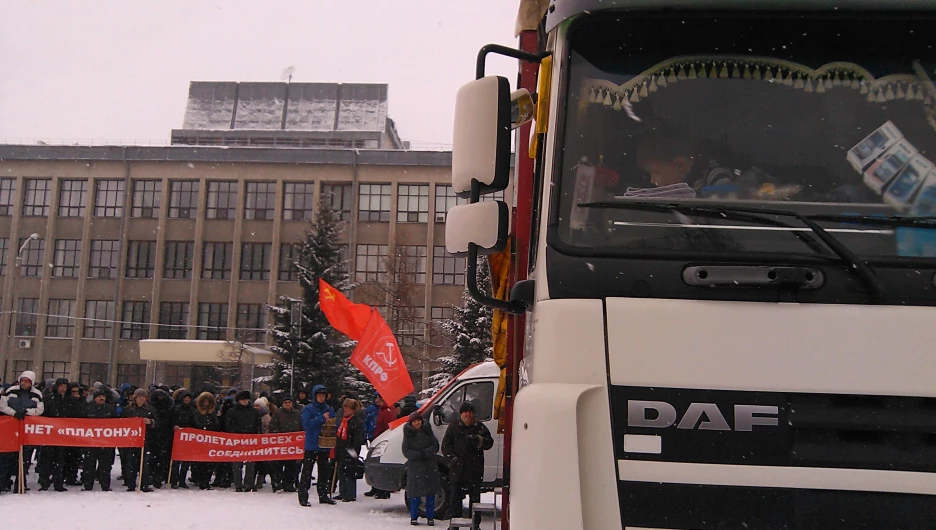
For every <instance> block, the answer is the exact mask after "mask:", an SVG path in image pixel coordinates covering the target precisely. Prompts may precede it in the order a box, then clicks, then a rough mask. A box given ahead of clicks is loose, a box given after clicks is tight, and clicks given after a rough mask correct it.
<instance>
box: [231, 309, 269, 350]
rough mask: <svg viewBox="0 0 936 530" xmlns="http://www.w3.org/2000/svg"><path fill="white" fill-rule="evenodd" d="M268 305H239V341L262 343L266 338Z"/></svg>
mask: <svg viewBox="0 0 936 530" xmlns="http://www.w3.org/2000/svg"><path fill="white" fill-rule="evenodd" d="M267 312H268V311H267V308H266V304H237V339H238V340H239V341H241V342H253V343H262V342H263V341H264V339H265V337H266V315H267Z"/></svg>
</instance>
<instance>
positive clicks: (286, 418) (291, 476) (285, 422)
mask: <svg viewBox="0 0 936 530" xmlns="http://www.w3.org/2000/svg"><path fill="white" fill-rule="evenodd" d="M281 405H282V406H281V407H280V408H278V409H276V412H274V413H273V417H272V418H271V419H270V433H271V434H277V433H287V432H302V415H301V413H300V412H299V410H298V409H296V402H295V401H294V400H293V398H292V396H286V397H284V398H283V400H282V402H281ZM270 464H272V469H273V492H274V493H275V492H277V491H279V490H283V491H286V492H289V493H295V492H296V491H297V489H296V482H297V481H298V480H299V465H300V461H299V460H277V461H274V462H270Z"/></svg>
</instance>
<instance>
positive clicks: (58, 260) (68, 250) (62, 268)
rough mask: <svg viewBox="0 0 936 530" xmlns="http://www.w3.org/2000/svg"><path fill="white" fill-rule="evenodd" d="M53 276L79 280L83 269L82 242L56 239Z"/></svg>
mask: <svg viewBox="0 0 936 530" xmlns="http://www.w3.org/2000/svg"><path fill="white" fill-rule="evenodd" d="M53 259H54V263H53V266H52V276H56V277H59V278H77V277H78V270H79V269H81V240H80V239H56V240H55V256H54V257H53Z"/></svg>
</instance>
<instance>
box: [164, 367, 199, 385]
mask: <svg viewBox="0 0 936 530" xmlns="http://www.w3.org/2000/svg"><path fill="white" fill-rule="evenodd" d="M191 378H192V365H191V364H164V365H163V376H162V378H160V380H161V381H163V382H164V383H165V384H167V385H172V386H185V385H186V382H185V380H186V379H188V380H189V381H191V380H192V379H191Z"/></svg>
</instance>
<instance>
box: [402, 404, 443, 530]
mask: <svg viewBox="0 0 936 530" xmlns="http://www.w3.org/2000/svg"><path fill="white" fill-rule="evenodd" d="M438 452H439V440H438V439H437V438H436V436H435V433H433V432H432V427H430V426H429V424H428V423H426V422H425V421H424V420H423V417H422V416H421V415H420V414H419V412H414V413H412V414H410V416H409V420H408V421H407V423H406V425H404V426H403V456H404V457H406V496H407V497H408V498H409V502H410V524H412V525H416V524H419V523H418V521H417V518H418V517H419V502H420V497H425V498H426V519H427V522H428V523H429V526H432V525H433V524H434V523H435V521H434V519H435V496H436V493H437V492H438V491H439V490H440V489H442V480H441V479H440V478H439V465H438V464H437V463H436V453H438Z"/></svg>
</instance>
